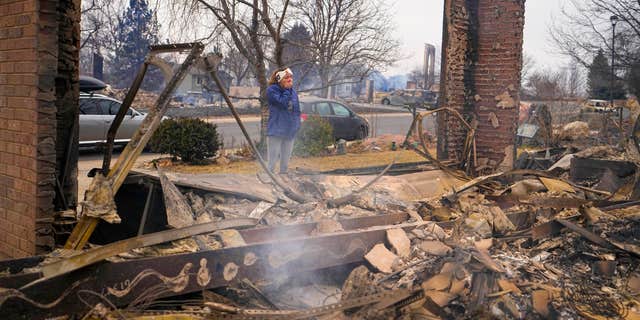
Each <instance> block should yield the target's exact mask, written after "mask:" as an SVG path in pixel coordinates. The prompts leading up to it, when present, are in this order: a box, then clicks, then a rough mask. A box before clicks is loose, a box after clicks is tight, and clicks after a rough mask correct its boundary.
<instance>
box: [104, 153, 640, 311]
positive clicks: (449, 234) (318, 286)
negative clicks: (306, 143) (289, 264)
mask: <svg viewBox="0 0 640 320" xmlns="http://www.w3.org/2000/svg"><path fill="white" fill-rule="evenodd" d="M574 156H575V157H576V158H584V157H585V156H588V157H594V158H597V159H608V161H619V160H614V159H616V158H617V159H620V158H621V157H619V155H616V153H614V152H611V150H610V148H604V147H600V148H591V149H588V150H583V151H582V152H580V153H576V154H575V155H574ZM589 160H591V158H589ZM559 170H561V171H562V172H561V173H559V174H556V175H550V174H548V173H546V172H543V171H533V170H528V171H520V172H518V171H514V172H512V173H507V174H504V173H503V174H494V175H492V176H486V177H479V178H476V179H474V180H472V181H468V182H466V183H465V184H464V185H462V186H460V185H459V186H458V188H457V190H459V191H455V190H456V188H452V189H449V190H441V192H440V193H439V194H438V195H436V196H432V197H427V198H425V197H423V198H422V199H420V200H416V201H407V197H404V199H403V200H398V199H395V198H394V197H397V196H398V194H397V193H396V194H394V193H393V192H386V191H384V190H385V188H384V186H385V185H388V184H390V183H393V179H395V177H385V178H389V180H387V181H380V182H378V183H377V184H376V185H375V186H374V187H372V188H371V189H370V190H367V192H363V193H362V194H359V195H358V196H357V197H356V199H354V201H353V202H351V203H349V204H348V205H345V206H341V207H338V208H331V207H328V206H327V205H326V203H325V202H323V199H328V198H332V197H334V196H337V195H344V193H347V192H348V190H349V188H344V187H345V186H349V185H350V186H351V187H352V188H353V186H354V185H357V184H358V183H355V182H353V181H350V179H354V177H340V178H336V177H333V178H326V177H322V176H307V177H303V176H298V177H295V178H296V179H292V178H290V179H287V182H288V183H290V184H292V185H294V187H295V188H297V189H298V190H304V192H305V193H306V194H309V195H312V196H313V198H314V199H316V200H315V201H312V202H309V203H305V204H297V203H293V202H291V201H287V200H286V199H281V200H282V201H280V202H277V203H276V204H269V203H267V202H255V201H248V200H246V199H238V198H234V197H220V196H219V195H212V194H204V195H198V194H196V193H194V192H190V193H187V194H186V197H187V199H189V203H190V205H191V207H192V208H193V211H194V212H196V214H198V212H199V215H198V218H197V219H201V218H200V217H202V216H205V217H207V218H204V219H229V218H234V217H236V216H237V215H241V216H252V215H253V216H255V213H256V212H260V213H259V217H261V219H262V220H261V221H262V223H263V224H264V225H282V224H300V223H305V222H311V221H315V222H318V224H317V226H316V229H315V230H314V231H313V232H312V236H318V235H323V234H333V233H337V234H339V233H341V232H346V231H345V230H344V229H343V228H342V225H341V223H340V221H341V220H342V219H345V218H350V217H353V216H370V215H385V214H392V213H394V212H406V211H414V212H415V213H417V214H418V215H419V217H418V216H416V215H412V216H411V217H412V218H411V221H413V224H412V225H411V226H403V225H399V226H398V227H396V228H393V226H391V227H390V228H388V229H386V230H385V235H386V236H385V239H384V241H381V242H379V243H376V244H375V245H372V246H371V247H369V248H367V251H366V252H364V255H363V259H364V263H361V264H359V265H358V266H356V267H355V268H353V269H347V270H351V271H350V272H348V276H347V277H346V278H344V276H345V275H346V274H347V273H345V270H344V269H341V270H340V272H342V277H341V276H336V275H335V274H334V275H333V276H332V277H328V279H327V277H326V275H325V276H321V275H319V274H313V275H307V276H303V277H294V278H296V279H297V280H292V279H291V278H288V277H285V276H284V275H279V276H275V277H273V276H265V278H263V279H262V281H260V282H259V283H251V282H250V281H248V280H246V279H245V280H244V281H241V282H238V283H235V284H231V285H230V286H227V287H226V288H225V289H217V290H214V292H209V291H205V292H206V294H203V295H204V297H203V298H202V300H201V301H200V302H199V303H190V304H189V306H188V307H187V306H185V305H181V308H183V309H185V308H186V309H187V310H189V311H190V312H191V313H190V314H191V316H194V317H195V316H196V315H197V316H198V317H201V318H203V319H204V318H220V317H229V318H234V317H237V318H256V319H258V318H261V319H280V318H285V317H293V318H313V317H317V318H319V319H438V318H441V319H457V318H468V319H479V318H480V319H484V318H487V319H489V318H497V319H530V318H560V319H581V318H586V319H611V318H619V319H636V318H637V317H638V316H639V315H640V302H639V301H638V295H639V294H640V270H638V268H637V267H638V266H639V265H640V264H639V262H640V260H639V258H640V213H639V212H640V211H639V210H638V209H640V207H639V206H640V203H638V202H637V201H636V198H634V196H633V190H634V188H626V189H625V188H623V187H620V188H619V189H618V190H616V191H617V192H615V194H616V199H618V200H616V201H614V200H612V198H611V195H612V194H611V193H609V192H607V191H603V190H600V189H596V188H590V187H587V186H583V185H579V184H577V183H574V182H572V181H570V180H567V179H565V178H563V177H568V178H570V170H569V168H565V169H562V168H560V169H559ZM400 177H402V176H400ZM633 177H635V173H634V174H631V175H628V176H627V177H626V179H622V180H625V184H627V185H633V186H635V184H636V183H637V182H638V181H637V180H636V179H635V178H633ZM602 178H603V177H602V176H600V179H602ZM588 185H590V186H594V185H595V186H597V185H598V183H597V181H595V180H589V181H588ZM624 190H627V191H626V192H625V191H624ZM211 236H212V237H217V238H218V239H220V240H219V242H218V244H217V246H218V247H219V248H222V247H226V246H231V247H233V246H238V245H242V244H243V243H244V241H243V240H242V237H240V238H239V239H238V233H237V232H235V233H234V232H233V231H231V232H230V233H229V234H226V235H224V234H222V233H220V232H217V233H214V234H213V235H211ZM234 238H235V239H236V241H233V240H227V239H234ZM179 244H180V243H179V242H178V243H174V246H173V247H174V248H176V247H179ZM194 248H195V249H194ZM191 250H198V249H197V245H196V244H194V245H192V249H191ZM161 254H169V253H168V252H162V253H161ZM334 273H335V271H334ZM301 279H302V280H301ZM102 307H104V306H102ZM148 312H149V311H148V310H147V311H140V312H139V313H131V314H132V315H137V316H142V315H145V314H147V315H148V314H149V313H148ZM165 312H166V311H165ZM172 312H173V313H183V311H179V310H175V311H172ZM94 314H95V310H94Z"/></svg>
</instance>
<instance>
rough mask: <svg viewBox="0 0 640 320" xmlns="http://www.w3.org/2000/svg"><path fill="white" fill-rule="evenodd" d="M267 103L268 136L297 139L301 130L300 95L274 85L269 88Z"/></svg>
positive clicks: (292, 90)
mask: <svg viewBox="0 0 640 320" xmlns="http://www.w3.org/2000/svg"><path fill="white" fill-rule="evenodd" d="M267 101H268V102H269V121H268V123H267V135H268V136H277V137H285V138H293V137H295V135H296V133H297V132H298V129H300V103H299V102H298V93H296V91H295V90H294V89H293V88H291V89H283V88H282V87H280V85H279V84H272V85H270V86H269V88H267Z"/></svg>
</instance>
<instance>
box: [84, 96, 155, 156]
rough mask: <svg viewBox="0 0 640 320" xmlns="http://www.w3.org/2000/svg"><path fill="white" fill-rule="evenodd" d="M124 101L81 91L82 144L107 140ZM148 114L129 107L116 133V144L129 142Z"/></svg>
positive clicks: (88, 144) (90, 144) (85, 145)
mask: <svg viewBox="0 0 640 320" xmlns="http://www.w3.org/2000/svg"><path fill="white" fill-rule="evenodd" d="M121 104H122V102H120V101H118V100H116V99H113V98H110V97H107V96H105V95H101V94H91V93H80V139H79V140H80V146H81V147H92V146H95V145H96V144H98V143H100V142H106V140H107V132H108V131H109V127H111V123H112V122H113V119H115V117H116V114H117V113H118V110H119V109H120V105H121ZM145 116H146V114H144V113H141V112H138V111H136V110H134V109H133V108H129V110H128V111H127V115H126V116H125V117H124V119H123V120H122V123H121V124H120V128H119V129H118V132H117V133H116V138H115V141H114V144H115V145H123V144H126V143H127V142H129V140H130V139H131V137H132V136H133V133H134V132H136V130H137V129H138V127H139V126H140V124H141V123H142V120H144V118H145Z"/></svg>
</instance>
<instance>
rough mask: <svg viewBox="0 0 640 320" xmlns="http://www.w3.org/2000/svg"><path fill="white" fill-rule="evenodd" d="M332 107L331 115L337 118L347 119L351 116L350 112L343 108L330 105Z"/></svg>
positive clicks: (337, 105) (334, 104) (335, 104)
mask: <svg viewBox="0 0 640 320" xmlns="http://www.w3.org/2000/svg"><path fill="white" fill-rule="evenodd" d="M332 105H333V113H334V114H335V115H336V116H338V117H349V116H351V112H349V109H347V108H346V107H345V106H343V105H341V104H337V103H332Z"/></svg>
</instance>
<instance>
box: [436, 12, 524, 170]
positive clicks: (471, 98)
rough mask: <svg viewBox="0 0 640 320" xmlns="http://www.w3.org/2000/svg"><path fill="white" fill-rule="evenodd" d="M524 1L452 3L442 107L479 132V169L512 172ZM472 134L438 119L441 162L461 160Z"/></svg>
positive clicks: (447, 26) (447, 25) (446, 25)
mask: <svg viewBox="0 0 640 320" xmlns="http://www.w3.org/2000/svg"><path fill="white" fill-rule="evenodd" d="M523 27H524V0H486V1H473V0H446V1H445V19H444V34H443V59H442V60H443V63H442V71H441V75H442V78H441V90H442V92H441V101H440V103H441V104H442V105H443V106H448V107H451V108H454V109H456V110H459V111H461V112H462V113H463V115H464V116H465V118H466V119H467V121H468V122H470V123H472V125H474V126H476V128H477V131H476V150H477V160H478V161H477V163H475V164H473V165H474V167H475V168H477V169H492V170H493V169H510V168H511V167H512V166H513V161H514V156H515V131H516V128H517V115H518V109H519V108H518V105H519V102H520V97H519V91H520V68H521V66H522V37H523ZM465 136H466V130H465V128H464V127H463V126H462V125H461V123H460V122H459V121H457V120H456V119H453V118H452V117H450V116H447V115H440V116H439V118H438V157H439V158H441V159H455V160H460V157H461V152H462V148H463V147H464V146H463V144H464V138H465Z"/></svg>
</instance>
